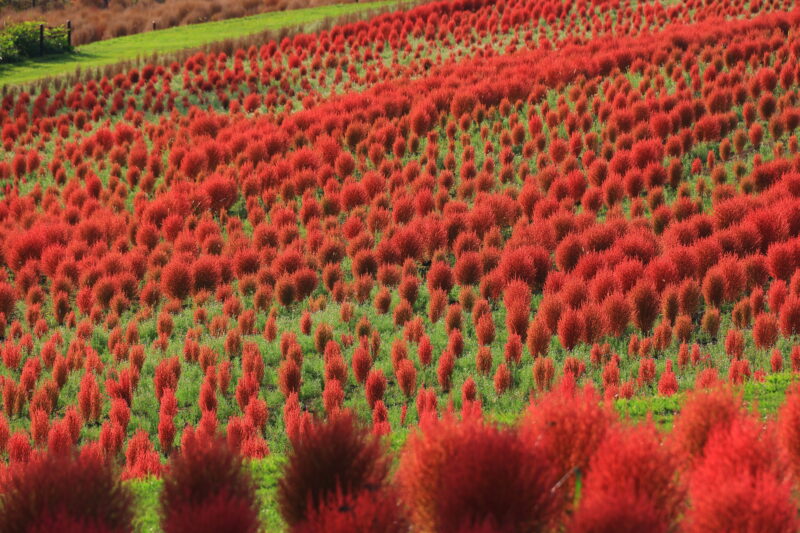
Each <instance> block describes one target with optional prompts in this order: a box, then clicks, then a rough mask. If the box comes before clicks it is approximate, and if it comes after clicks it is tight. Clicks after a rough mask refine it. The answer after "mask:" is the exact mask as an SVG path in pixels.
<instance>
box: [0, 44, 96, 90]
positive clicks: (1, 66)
mask: <svg viewBox="0 0 800 533" xmlns="http://www.w3.org/2000/svg"><path fill="white" fill-rule="evenodd" d="M100 57H101V56H100V54H96V53H91V52H88V53H87V52H83V51H78V50H76V51H73V52H70V53H67V54H53V55H49V56H43V57H37V58H31V59H25V60H24V61H18V62H16V63H0V86H2V85H5V84H7V83H15V82H16V81H17V80H15V77H16V76H15V75H17V74H19V73H20V72H23V71H25V72H26V73H27V72H37V71H40V70H42V69H49V68H51V67H52V66H53V65H66V66H74V67H75V68H77V67H80V66H82V63H85V62H89V61H92V60H93V59H98V58H100Z"/></svg>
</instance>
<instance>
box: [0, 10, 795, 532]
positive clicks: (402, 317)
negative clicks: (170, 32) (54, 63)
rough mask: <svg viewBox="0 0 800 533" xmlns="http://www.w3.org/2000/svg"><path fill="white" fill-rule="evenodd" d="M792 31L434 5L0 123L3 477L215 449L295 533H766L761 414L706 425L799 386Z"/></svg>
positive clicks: (156, 462) (87, 89) (773, 24)
mask: <svg viewBox="0 0 800 533" xmlns="http://www.w3.org/2000/svg"><path fill="white" fill-rule="evenodd" d="M792 9H793V5H792V4H791V3H790V2H786V1H783V0H774V1H766V2H755V1H750V2H729V1H721V0H719V1H717V0H708V1H704V2H694V1H690V2H685V3H665V4H662V3H659V2H623V1H616V0H615V1H600V0H597V1H584V2H560V1H556V0H511V1H506V2H488V1H483V0H469V1H467V0H463V1H455V2H435V3H430V4H426V5H423V6H419V7H416V8H414V9H411V10H408V11H406V12H398V13H393V14H389V15H382V16H379V17H376V18H373V19H371V20H370V21H368V22H360V23H357V24H350V25H343V26H337V27H335V28H334V29H332V30H330V31H322V32H319V33H317V34H311V35H297V36H294V37H293V38H286V39H283V40H282V41H281V42H268V43H264V44H263V46H260V47H256V46H253V47H250V48H249V49H246V50H244V49H243V50H237V51H235V52H234V53H233V54H231V56H228V55H226V54H204V53H198V54H196V55H194V56H192V57H191V58H190V59H188V60H187V61H186V62H185V63H183V64H179V63H177V62H175V63H172V64H171V65H168V66H156V65H147V66H144V67H142V68H141V69H133V70H130V71H129V72H127V73H122V74H117V75H114V76H112V77H110V78H109V77H103V78H101V79H95V80H91V81H89V82H87V83H85V84H78V85H75V86H72V87H63V88H62V87H59V88H56V87H53V88H52V90H49V91H44V92H42V93H40V94H35V95H32V94H27V93H22V92H14V93H11V94H9V95H7V96H5V97H4V99H3V100H2V102H1V103H0V124H2V129H0V135H1V136H2V151H3V158H2V160H1V161H0V183H2V186H3V196H2V199H0V244H2V246H1V247H0V250H2V252H1V253H0V263H1V264H2V269H0V332H1V333H2V343H1V344H0V357H1V358H2V365H0V374H1V375H2V380H1V382H0V392H1V393H2V408H3V413H2V416H0V453H2V457H3V459H4V463H5V464H7V465H9V466H7V467H6V468H8V469H10V470H9V471H11V470H13V469H14V468H16V465H25V464H27V463H28V462H30V461H32V460H33V459H35V458H36V457H38V456H39V455H40V454H42V453H44V451H45V450H49V451H51V452H53V453H55V452H58V451H60V452H64V451H69V450H71V449H72V448H79V449H86V448H88V449H91V450H93V451H94V452H95V453H100V454H101V455H102V457H103V458H104V460H106V461H108V462H109V463H111V464H112V465H115V466H117V467H119V468H120V470H121V476H122V477H123V478H124V479H136V478H141V477H146V476H164V475H166V476H169V475H171V473H172V472H173V468H172V467H170V466H169V463H168V462H167V458H168V457H170V456H174V457H181V456H182V455H183V454H188V455H187V456H186V457H185V459H184V460H185V461H189V463H186V464H194V463H193V461H198V462H202V455H201V454H200V455H199V452H198V450H207V449H210V450H217V448H214V447H213V446H212V445H213V443H214V442H215V441H216V440H217V439H219V438H220V436H223V437H224V441H225V445H226V446H225V447H224V450H225V451H224V452H221V451H220V452H219V453H220V454H222V453H230V454H233V455H238V456H241V457H244V458H246V459H260V458H263V457H265V456H267V455H268V454H270V453H274V452H276V451H277V452H279V453H281V454H287V467H286V472H285V477H284V481H283V482H282V484H281V485H280V489H279V493H280V495H279V500H280V507H281V509H282V512H283V513H284V518H285V520H286V522H287V524H288V525H289V526H290V527H291V528H293V529H297V530H298V531H319V530H324V529H325V528H326V527H327V526H328V525H329V526H330V528H331V529H330V530H337V528H338V530H341V531H348V530H359V528H361V529H362V530H386V531H401V530H404V528H406V529H407V528H408V527H413V528H416V529H420V530H441V531H461V530H464V529H465V528H466V529H468V530H476V531H477V530H480V531H484V530H486V531H495V530H502V531H509V530H511V531H514V530H521V531H529V530H532V529H548V528H555V529H558V528H568V529H575V530H580V531H584V530H587V531H588V530H592V531H596V530H607V529H614V527H621V526H619V524H626V525H628V526H629V527H630V528H631V530H653V531H670V530H675V529H676V528H680V529H689V530H715V531H717V530H726V531H738V530H751V529H753V528H757V527H762V526H761V525H762V524H763V525H764V526H763V527H764V528H765V529H767V530H770V531H783V530H786V531H790V530H796V529H797V524H796V521H797V502H796V500H795V491H796V488H797V487H796V479H795V477H794V476H795V475H796V473H797V468H798V460H797V456H798V452H797V448H798V447H797V443H796V441H797V435H796V431H795V430H794V429H793V425H796V424H794V421H795V419H796V418H797V415H796V413H795V411H797V405H796V404H797V397H796V396H797V393H796V391H792V392H791V393H790V395H789V396H788V398H787V401H786V403H785V405H784V407H783V408H782V409H781V411H780V413H779V415H778V416H777V417H776V420H772V419H770V420H767V421H759V422H756V421H755V419H754V418H753V417H752V416H751V415H749V414H747V413H746V412H744V411H743V408H742V407H741V401H740V399H739V396H738V394H739V391H740V390H741V389H742V388H743V387H744V386H745V385H746V384H748V383H752V382H765V381H768V380H770V379H772V378H771V376H770V374H778V373H784V374H787V375H788V374H789V373H796V372H800V343H798V334H800V274H798V268H797V267H798V266H800V246H799V245H798V243H800V157H798V141H797V136H796V129H797V128H798V126H800V107H798V98H797V95H798V93H797V87H798V86H797V84H798V75H800V70H799V67H798V54H800V11H798V10H792ZM676 395H677V396H676ZM642 397H661V398H668V397H677V398H681V399H682V405H683V409H682V413H681V414H680V416H679V417H678V419H677V420H676V422H675V424H674V429H673V431H672V432H671V433H669V435H667V436H665V435H662V434H661V433H659V432H657V431H656V430H655V429H654V428H653V427H651V426H650V425H645V426H641V427H639V426H636V427H632V425H631V424H628V423H621V422H620V421H619V420H618V418H617V415H616V414H615V411H614V406H615V405H617V406H622V405H626V403H625V402H626V400H631V399H636V398H642ZM673 399H674V398H673ZM490 421H491V422H490ZM496 421H506V422H510V421H516V423H514V424H510V425H498V424H496V423H495V422H496ZM406 436H408V439H409V440H408V441H407V442H406V443H405V444H404V445H403V442H404V439H405V438H406ZM387 440H388V441H389V442H393V443H394V444H396V448H400V452H399V455H400V457H399V459H398V460H397V473H396V475H394V468H393V467H394V464H393V463H392V459H393V458H392V457H391V455H387V454H388V452H387V451H386V444H387V443H386V442H385V441H387ZM326 442H335V443H337V445H336V446H335V447H326V446H324V445H323V443H326ZM217 445H219V444H217ZM192 446H197V447H198V448H196V449H194V451H191V450H193V449H192ZM209 446H212V447H211V448H206V447H209ZM220 449H222V448H220ZM619 450H623V451H624V453H622V452H618V451H619ZM209 453H210V452H209ZM215 453H216V452H215ZM215 457H216V458H215V459H214V461H216V462H215V463H213V464H214V465H216V466H215V467H214V468H216V469H217V470H220V471H222V472H226V473H227V475H229V476H230V478H231V479H232V481H231V484H235V485H237V486H238V483H240V481H239V476H238V474H237V472H239V470H238V469H237V468H236V465H238V462H236V461H233V462H232V463H228V462H225V461H227V460H228V459H225V458H226V457H228V456H226V455H218V456H215ZM501 458H503V459H507V461H508V463H504V462H500V459H501ZM222 459H225V461H222ZM623 459H624V460H623ZM210 460H211V459H209V461H210ZM171 461H178V462H177V463H172V464H177V465H181V464H182V463H180V459H171ZM220 461H221V462H220ZM186 464H184V466H183V469H184V470H187V469H188V470H191V469H190V468H189V467H187V466H186ZM209 464H212V463H209ZM231 465H233V466H231ZM347 465H349V466H347ZM229 467H230V468H229ZM174 471H175V472H180V471H181V469H180V468H178V469H177V470H174ZM490 474H491V476H495V477H491V476H490ZM173 475H177V474H173ZM167 479H169V478H167ZM198 479H199V480H200V482H198V483H199V484H200V485H201V486H202V485H203V484H202V483H201V482H202V480H203V479H205V478H203V477H202V476H201V477H200V478H198ZM734 479H735V482H734V481H733V480H734ZM323 480H324V483H323ZM465 480H469V483H468V482H466V481H465ZM187 483H188V481H187ZM241 483H245V481H241ZM245 484H246V483H245ZM721 485H724V489H725V490H722V489H719V490H718V488H719V487H720V486H721ZM251 488H252V487H251ZM181 490H182V489H180V490H178V489H176V490H175V491H173V493H172V494H174V495H176V496H175V497H176V498H178V499H177V500H175V501H176V502H177V503H176V504H175V505H178V504H180V505H179V506H178V508H179V509H183V511H181V512H182V513H183V512H187V513H188V512H190V511H186V509H190V508H191V505H194V504H191V505H190V504H189V503H186V502H183V501H182V500H181V498H182V497H183V496H182V494H183V493H182V492H181ZM236 494H243V496H241V497H239V496H237V498H236V499H235V501H233V500H231V501H229V502H228V504H230V505H231V507H230V508H226V512H233V511H231V509H233V508H235V507H236V506H239V507H240V508H242V509H250V507H249V501H250V500H249V499H248V498H249V496H248V494H250V493H249V492H247V490H245V491H243V492H242V493H239V492H236ZM442 494H446V496H442ZM487 494H488V495H491V497H488V496H487ZM203 498H204V499H208V500H209V501H210V500H214V498H217V496H215V495H214V494H211V493H203ZM523 500H524V501H525V502H527V505H525V504H523V503H522V501H523ZM204 501H205V500H204ZM214 501H215V502H216V503H215V504H214V505H217V504H219V505H220V506H222V505H223V504H222V503H219V501H217V500H214ZM220 501H221V500H220ZM228 504H225V505H228ZM165 505H166V504H165ZM181 506H182V507H181ZM166 507H168V506H166ZM166 507H165V508H166ZM379 509H388V510H389V511H386V512H385V513H381V512H379ZM465 509H466V510H465ZM634 509H635V510H636V511H635V512H634V511H632V510H634ZM348 510H352V512H345V511H348ZM166 512H167V511H165V513H166ZM220 512H222V511H220ZM165 516H167V515H166V514H165ZM175 516H178V518H176V519H175V523H177V524H180V523H182V522H181V520H183V519H182V518H181V517H182V516H183V515H175ZM237 516H239V517H240V518H241V519H242V524H243V526H242V527H243V529H245V530H247V528H248V527H251V526H252V524H253V521H252V520H248V519H247V518H248V516H250V515H246V514H241V513H239V514H237ZM409 524H410V525H409ZM176 527H178V526H176Z"/></svg>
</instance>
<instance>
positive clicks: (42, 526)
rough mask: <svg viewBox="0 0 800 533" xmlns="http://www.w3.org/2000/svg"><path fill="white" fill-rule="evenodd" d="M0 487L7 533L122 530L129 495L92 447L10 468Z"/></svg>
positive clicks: (129, 523) (128, 524)
mask: <svg viewBox="0 0 800 533" xmlns="http://www.w3.org/2000/svg"><path fill="white" fill-rule="evenodd" d="M4 478H5V479H4V480H3V483H2V493H3V506H2V510H0V529H2V530H3V531H8V532H24V531H64V532H69V533H77V532H79V531H108V532H119V533H122V532H126V531H131V529H132V527H133V511H134V497H133V494H132V493H131V492H130V489H128V488H127V487H126V486H125V485H123V484H122V482H121V481H120V479H119V476H118V474H117V472H115V471H114V468H113V466H112V464H111V463H110V462H108V461H106V460H105V459H104V458H103V457H102V456H101V455H100V454H99V453H97V452H96V451H95V450H94V449H86V450H84V451H83V452H82V453H81V454H80V455H73V454H71V453H67V454H52V455H44V456H37V457H35V458H33V459H32V460H31V461H30V462H28V463H26V464H16V465H12V466H11V467H10V468H9V470H8V471H7V472H5V475H4Z"/></svg>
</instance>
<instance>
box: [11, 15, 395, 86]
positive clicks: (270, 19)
mask: <svg viewBox="0 0 800 533" xmlns="http://www.w3.org/2000/svg"><path fill="white" fill-rule="evenodd" d="M402 1H403V0H384V1H378V2H365V3H353V4H336V5H328V6H319V7H310V8H305V9H293V10H288V11H272V12H269V13H261V14H258V15H251V16H249V17H242V18H234V19H228V20H220V21H216V22H205V23H202V24H191V25H188V26H176V27H174V28H168V29H164V30H155V31H149V32H145V33H137V34H135V35H128V36H125V37H119V38H116V39H108V40H105V41H97V42H94V43H90V44H87V45H84V46H79V47H77V48H76V49H75V52H73V53H71V54H64V55H55V56H51V57H45V58H42V59H36V60H26V61H22V62H20V63H13V64H8V65H0V86H6V85H16V84H21V83H26V82H31V81H35V80H37V79H40V78H45V77H53V76H58V75H61V74H67V73H70V72H73V71H75V70H76V69H77V68H80V69H87V68H97V67H102V66H105V65H110V64H113V63H118V62H121V61H128V60H132V59H136V58H141V57H147V56H151V55H153V54H156V53H157V54H164V53H169V52H175V51H178V50H184V49H187V48H195V47H199V46H203V45H206V44H209V43H213V42H217V41H224V40H226V39H236V38H238V37H245V36H247V35H253V34H257V33H260V32H264V31H269V30H279V29H282V28H289V27H292V26H298V25H301V24H312V23H315V22H320V21H323V20H325V19H328V18H331V17H340V16H344V15H350V14H354V13H359V12H362V11H367V10H369V9H374V8H380V7H385V6H390V5H393V4H395V5H400V4H401V3H402Z"/></svg>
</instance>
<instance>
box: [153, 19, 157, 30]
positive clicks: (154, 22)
mask: <svg viewBox="0 0 800 533" xmlns="http://www.w3.org/2000/svg"><path fill="white" fill-rule="evenodd" d="M155 30H156V21H155V20H154V21H153V31H155Z"/></svg>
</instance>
